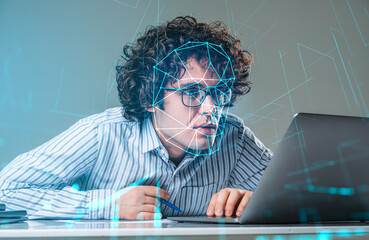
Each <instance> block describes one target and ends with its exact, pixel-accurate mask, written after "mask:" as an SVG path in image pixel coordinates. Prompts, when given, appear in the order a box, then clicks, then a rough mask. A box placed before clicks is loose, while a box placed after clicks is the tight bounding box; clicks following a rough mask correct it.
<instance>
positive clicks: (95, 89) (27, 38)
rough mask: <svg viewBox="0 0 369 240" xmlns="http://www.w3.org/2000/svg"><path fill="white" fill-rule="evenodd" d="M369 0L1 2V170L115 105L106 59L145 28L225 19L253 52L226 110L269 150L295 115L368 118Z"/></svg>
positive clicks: (110, 59)
mask: <svg viewBox="0 0 369 240" xmlns="http://www.w3.org/2000/svg"><path fill="white" fill-rule="evenodd" d="M368 9H369V1H367V0H355V1H353V0H351V1H349V0H332V1H330V0H313V1H304V0H298V1H295V0H280V1H271V0H264V1H263V0H259V1H257V0H252V1H241V0H238V1H235V0H228V1H227V0H196V1H195V0H191V1H179V0H77V1H76V0H64V1H59V0H44V1H41V0H0V168H3V167H5V165H6V164H7V163H8V162H9V161H11V160H12V159H13V158H14V157H16V156H17V155H19V154H21V153H23V152H26V151H29V150H31V149H32V148H34V147H36V146H38V145H40V144H42V143H44V142H45V141H47V140H49V139H51V138H52V137H54V136H56V135H57V134H58V133H60V132H62V131H63V130H65V129H66V128H68V127H69V126H70V125H72V124H73V123H75V122H76V121H77V120H79V119H80V118H83V117H85V116H88V115H91V114H94V113H99V112H102V111H104V110H105V109H106V108H109V107H115V106H119V101H118V98H117V91H116V85H115V79H114V78H115V70H114V66H115V64H116V62H117V61H119V58H120V54H121V51H122V47H123V46H124V45H125V44H126V43H129V42H132V41H134V40H135V39H136V37H137V36H138V35H139V34H140V33H142V32H143V31H144V30H145V28H146V27H147V26H148V25H154V26H156V25H158V24H162V23H164V22H166V21H168V20H171V19H172V18H174V17H176V16H180V15H182V16H184V15H192V16H194V17H196V18H198V20H199V21H205V22H212V21H216V20H221V21H223V22H224V23H225V24H226V25H227V26H228V27H229V28H230V29H231V31H233V32H234V33H235V34H236V35H237V36H238V37H239V38H241V40H242V42H243V47H244V48H245V49H247V50H249V51H250V52H251V53H252V54H253V55H254V59H255V61H254V63H253V68H252V74H251V77H252V81H253V82H254V84H253V88H252V90H251V93H250V94H248V95H246V96H245V97H243V98H242V99H240V101H239V102H238V103H237V104H236V106H234V107H233V108H232V109H231V112H233V113H236V114H237V115H239V116H240V117H242V118H243V120H244V121H245V123H246V124H247V125H248V126H249V127H250V128H251V129H252V130H253V131H254V132H255V133H256V134H257V136H258V137H259V138H260V139H261V140H262V141H263V142H264V143H265V144H266V145H267V146H268V147H269V148H271V149H275V147H276V144H277V142H278V140H279V139H280V138H281V137H282V134H283V133H284V131H285V129H286V128H287V126H288V124H289V121H290V120H291V119H292V117H293V114H294V113H297V112H315V113H329V114H342V115H353V116H369V111H368V106H369V96H368V92H369V80H368V76H369V70H368V69H369V48H368V45H369V14H368Z"/></svg>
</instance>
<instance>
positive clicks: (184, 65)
mask: <svg viewBox="0 0 369 240" xmlns="http://www.w3.org/2000/svg"><path fill="white" fill-rule="evenodd" d="M174 52H175V53H176V55H177V57H178V58H179V60H180V61H181V63H182V65H183V67H184V69H185V70H186V72H188V70H187V67H186V64H185V63H184V62H183V61H182V58H181V57H180V56H179V54H178V53H177V51H174ZM178 81H179V80H178Z"/></svg>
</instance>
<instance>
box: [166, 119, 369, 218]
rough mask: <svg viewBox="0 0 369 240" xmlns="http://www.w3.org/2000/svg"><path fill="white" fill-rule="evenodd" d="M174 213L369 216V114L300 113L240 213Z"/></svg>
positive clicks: (280, 216)
mask: <svg viewBox="0 0 369 240" xmlns="http://www.w3.org/2000/svg"><path fill="white" fill-rule="evenodd" d="M168 219H169V220H175V221H180V222H207V223H240V224H286V223H293V224H296V223H298V224H301V223H302V224H306V223H325V222H360V221H369V118H362V117H348V116H336V115H323V114H308V113H299V114H296V115H295V117H294V118H293V120H292V122H291V124H290V126H289V127H288V129H287V131H286V133H285V135H284V136H283V138H281V139H280V140H279V141H278V146H277V149H276V151H275V152H274V156H273V158H272V160H271V162H270V164H269V165H268V167H267V169H266V170H265V172H264V174H263V176H262V178H261V180H260V182H259V184H258V186H257V188H256V189H255V191H254V193H253V195H252V197H251V199H250V200H249V202H248V204H247V206H246V208H245V210H244V211H243V213H242V215H241V216H240V217H239V218H232V217H206V216H191V217H168Z"/></svg>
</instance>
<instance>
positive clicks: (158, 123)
mask: <svg viewBox="0 0 369 240" xmlns="http://www.w3.org/2000/svg"><path fill="white" fill-rule="evenodd" d="M251 61H252V58H251V55H250V54H249V53H248V52H246V51H244V50H242V49H241V47H240V41H239V40H238V39H236V38H235V37H234V36H232V34H231V33H230V32H229V31H228V30H227V29H226V28H225V27H224V26H223V25H222V24H221V23H212V24H206V23H198V22H197V21H196V19H195V18H193V17H178V18H175V19H174V20H172V21H171V22H168V23H167V24H166V25H163V26H159V27H157V28H156V27H153V28H151V29H149V30H148V31H147V32H146V33H145V34H143V36H142V37H140V38H139V39H138V40H137V42H136V44H133V45H126V46H125V47H124V50H123V63H122V65H119V66H117V83H118V92H119V98H120V101H121V103H122V105H123V108H112V109H108V110H106V111H105V112H103V113H101V114H96V115H93V116H90V117H87V118H84V119H81V120H80V121H78V122H77V123H76V124H75V125H73V126H72V127H70V128H69V129H68V130H66V131H65V132H63V133H61V134H60V135H59V136H57V137H55V138H53V139H51V140H50V141H49V142H47V143H45V144H43V145H41V146H40V147H38V148H36V149H34V150H31V151H29V152H27V153H25V154H22V155H20V156H18V157H17V158H15V159H14V160H13V161H12V162H11V163H10V164H9V165H8V166H7V167H6V168H5V169H3V171H2V172H1V173H0V187H1V192H0V202H3V203H6V204H7V207H8V208H9V209H24V208H25V209H27V210H28V213H29V216H30V218H40V217H41V218H45V217H46V218H55V217H58V218H59V217H62V218H75V217H78V218H84V219H131V220H133V219H144V220H148V219H155V218H157V217H162V216H164V217H166V216H173V215H205V214H207V215H208V216H214V215H215V216H222V215H226V216H231V215H233V214H235V215H237V216H240V215H241V213H242V211H243V209H244V208H245V206H246V204H247V201H248V200H249V198H250V196H251V194H252V191H253V190H254V188H255V187H256V185H257V183H258V181H259V179H260V177H261V175H262V174H263V172H264V170H265V168H266V166H267V164H268V163H269V161H270V158H271V156H272V153H271V151H270V150H269V149H267V148H266V147H265V146H264V145H263V144H262V143H261V142H260V141H259V140H258V139H257V138H256V137H255V136H254V134H253V133H252V132H251V131H250V130H249V129H248V128H246V127H245V126H244V125H243V123H242V120H241V119H239V118H237V117H235V116H233V115H231V114H228V113H227V111H228V108H229V107H230V106H232V105H233V103H234V101H235V100H236V99H237V98H238V97H239V96H241V95H243V94H246V93H247V92H248V91H249V90H250V86H251V84H250V82H249V79H248V77H249V69H250V64H251ZM159 198H161V199H164V200H168V201H169V202H172V203H173V204H174V205H176V206H178V207H179V208H181V209H182V210H183V212H179V211H175V210H174V209H172V208H170V207H168V206H167V205H165V204H159Z"/></svg>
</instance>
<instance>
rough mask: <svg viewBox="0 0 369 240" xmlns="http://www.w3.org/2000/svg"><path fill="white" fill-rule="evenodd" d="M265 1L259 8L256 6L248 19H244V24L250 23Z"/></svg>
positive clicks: (263, 2)
mask: <svg viewBox="0 0 369 240" xmlns="http://www.w3.org/2000/svg"><path fill="white" fill-rule="evenodd" d="M265 2H266V0H264V1H262V2H261V3H260V4H259V6H257V7H256V8H255V10H254V11H253V12H252V13H251V14H250V15H249V17H248V18H247V19H246V21H245V22H244V24H246V23H247V22H248V21H250V19H251V18H252V17H253V16H254V15H255V14H256V12H257V11H259V9H260V8H261V7H262V6H263V5H264V4H265Z"/></svg>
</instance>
